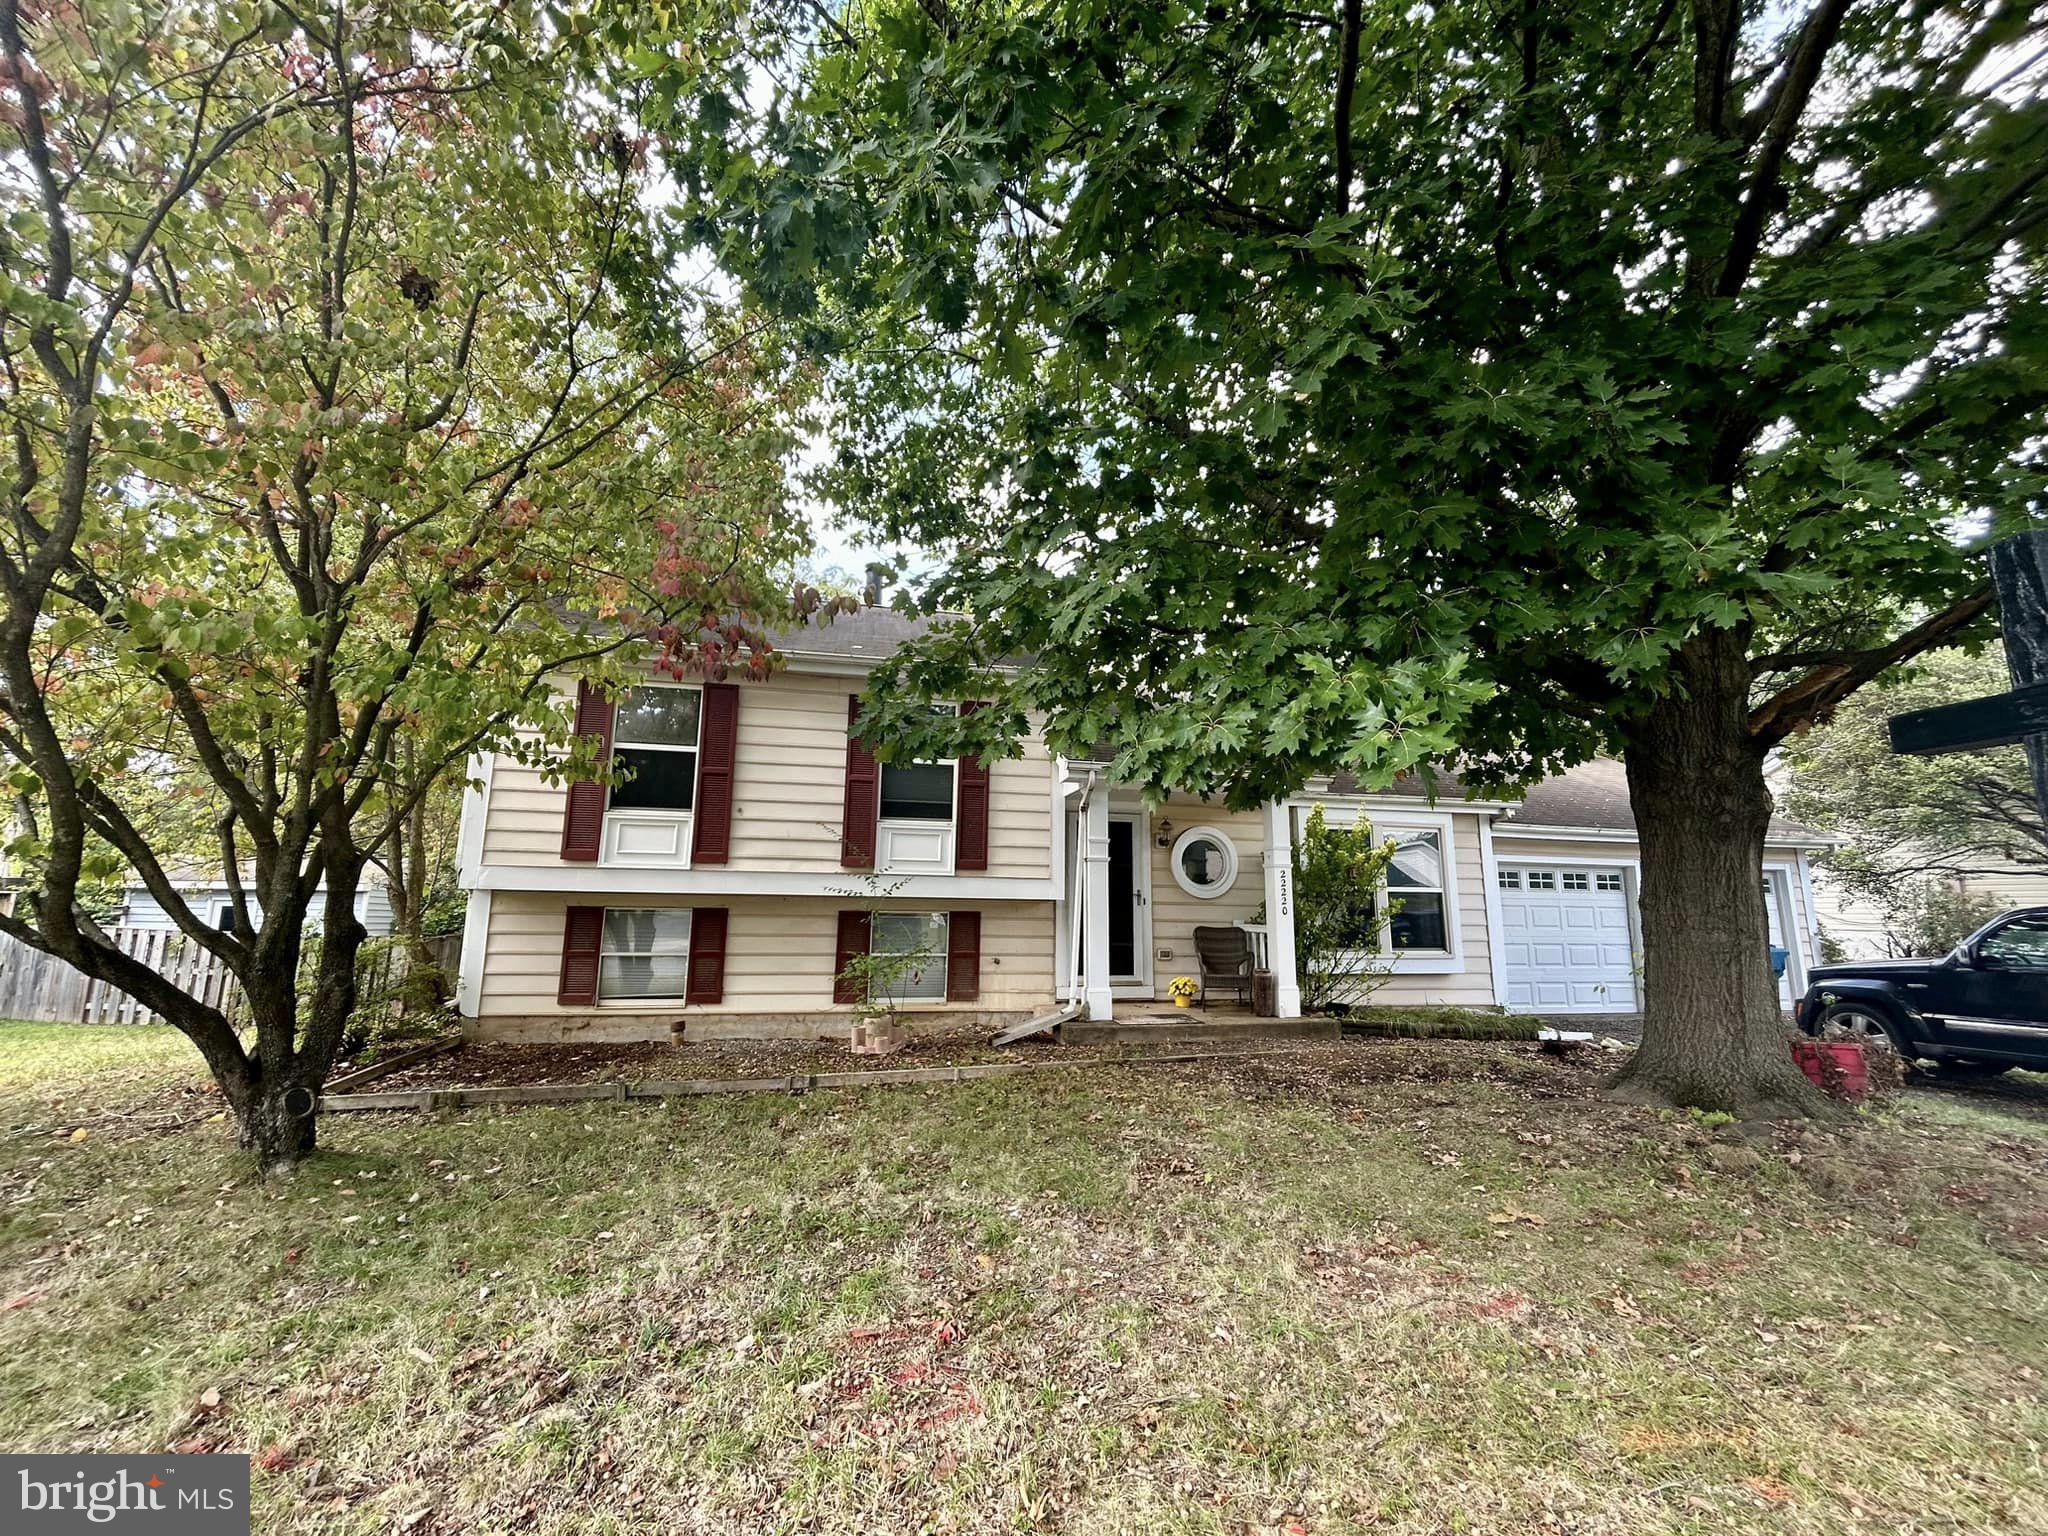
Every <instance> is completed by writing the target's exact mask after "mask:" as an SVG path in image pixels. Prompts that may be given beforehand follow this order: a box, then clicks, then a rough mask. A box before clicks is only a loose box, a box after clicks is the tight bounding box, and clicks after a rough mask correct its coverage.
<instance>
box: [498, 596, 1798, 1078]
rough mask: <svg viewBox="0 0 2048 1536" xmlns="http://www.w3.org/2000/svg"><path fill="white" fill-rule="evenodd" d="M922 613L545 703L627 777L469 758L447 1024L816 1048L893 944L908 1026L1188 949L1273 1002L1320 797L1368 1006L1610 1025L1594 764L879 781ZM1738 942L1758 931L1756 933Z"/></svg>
mask: <svg viewBox="0 0 2048 1536" xmlns="http://www.w3.org/2000/svg"><path fill="white" fill-rule="evenodd" d="M921 624H922V621H914V620H909V619H906V618H904V617H902V616H900V615H897V614H895V613H892V612H890V611H888V610H883V609H866V610H863V611H861V612H860V613H858V614H855V615H850V616H847V617H843V618H841V619H839V620H837V621H836V622H833V623H831V624H829V625H819V626H812V627H807V628H805V629H802V630H799V631H796V632H794V633H792V634H789V635H786V636H783V637H780V639H779V642H778V648H779V649H780V650H781V651H782V652H783V653H784V655H785V657H786V666H785V667H784V668H783V669H782V670H780V671H778V672H777V673H775V674H774V675H773V676H772V677H770V678H768V679H766V680H761V681H743V682H741V681H735V682H709V683H684V684H677V683H675V682H674V681H673V680H669V679H657V678H655V677H653V676H652V675H650V676H649V677H648V679H647V681H646V683H645V684H644V685H643V686H642V687H640V688H636V689H634V690H632V691H631V692H629V693H628V694H627V695H626V696H625V697H624V698H622V699H619V700H611V699H606V698H604V697H602V696H599V695H596V694H594V693H592V692H591V691H590V690H589V689H587V688H581V687H579V686H578V685H577V684H576V682H575V681H574V680H573V679H563V680H561V682H560V707H561V708H562V710H563V711H564V712H565V715H568V716H570V717H571V718H573V719H574V720H575V722H576V728H577V729H578V730H579V731H582V732H584V733H587V734H594V735H597V736H598V737H599V738H600V740H601V741H603V742H605V743H607V744H608V747H607V749H608V750H609V751H610V752H611V753H612V754H614V755H615V756H616V757H617V758H619V759H620V761H621V762H622V763H623V764H624V765H625V766H626V767H627V768H629V769H630V770H631V772H630V773H629V774H627V775H623V776H622V778H621V782H620V783H619V784H618V785H616V786H614V787H611V788H607V787H606V786H605V785H604V784H601V783H588V784H582V785H571V784H568V783H565V782H563V781H562V780H561V779H560V778H559V777H557V776H551V775H550V774H549V773H548V772H546V771H545V770H543V769H542V768H539V767H536V766H533V765H530V764H526V763H522V762H520V761H518V760H517V758H516V757H513V756H509V755H503V754H500V755H495V756H492V757H489V758H486V759H483V760H480V761H478V762H477V763H476V764H475V765H474V767H473V773H472V778H473V783H472V787H471V789H470V792H469V794H468V796H467V798H466V800H465V803H464V808H463V823H462V834H461V852H460V862H461V866H462V870H461V877H462V881H463V884H464V886H465V888H466V889H467V890H468V892H469V919H468V923H467V926H466V928H465V932H464V940H463V955H462V977H461V985H460V988H459V994H458V996H459V1002H460V1006H461V1008H462V1011H463V1013H464V1015H465V1018H466V1021H467V1027H468V1028H469V1029H470V1030H471V1031H472V1032H473V1033H476V1034H478V1035H483V1036H489V1037H495V1038H504V1039H521V1040H540V1039H579V1038H602V1039H665V1038H670V1037H674V1036H680V1037H682V1038H703V1037H718V1036H778V1035H780V1036H813V1035H821V1034H824V1035H829V1034H834V1033H839V1032H843V1031H844V1029H845V1028H846V1026H847V1024H848V1022H849V1020H850V1018H851V1016H852V1013H853V1011H854V1008H855V1006H856V997H857V994H856V993H853V992H851V991H850V990H849V987H848V984H847V980H846V978H845V977H844V975H843V972H844V969H845V966H846V964H847V962H848V961H849V960H850V959H851V958H852V956H853V955H855V954H857V953H859V952H860V951H861V950H862V949H863V948H869V949H874V950H877V951H880V950H885V949H889V948H891V947H895V946H906V945H907V946H910V947H912V948H914V949H915V950H916V951H917V953H918V955H919V957H920V960H919V963H917V964H915V965H914V966H913V967H912V969H911V973H910V976H909V978H908V979H907V980H906V981H904V982H903V983H902V986H903V987H904V989H905V990H904V995H903V997H902V999H901V1008H902V1010H903V1012H904V1013H905V1014H906V1015H907V1016H909V1017H910V1019H911V1020H912V1022H913V1026H914V1027H915V1026H918V1025H922V1026H925V1027H947V1028H950V1027H961V1026H975V1027H980V1026H994V1025H997V1024H1001V1023H1009V1022H1015V1021H1019V1020H1024V1019H1029V1018H1035V1017H1043V1016H1047V1015H1049V1014H1053V1013H1058V1012H1060V1011H1061V1010H1065V1013H1066V1016H1075V1015H1079V1014H1081V1013H1086V1014H1087V1015H1089V1016H1090V1017H1094V1018H1107V1017H1110V1016H1112V1014H1114V1013H1116V1012H1119V1011H1123V1010H1130V1009H1139V1010H1147V1009H1156V1008H1157V1006H1158V1003H1159V1001H1160V1000H1162V999H1164V997H1165V996H1166V989H1167V985H1168V983H1169V982H1170V981H1172V980H1173V978H1175V977H1176V976H1184V975H1186V976H1193V975H1197V974H1198V973H1199V966H1198V964H1197V960H1196V953H1195V931H1196V929H1197V928H1202V927H1218V928H1225V929H1237V930H1241V931H1242V932H1243V934H1244V936H1245V938H1244V942H1245V944H1246V947H1247V949H1248V950H1249V951H1250V952H1252V953H1253V954H1255V955H1256V956H1257V957H1258V959H1259V961H1260V962H1261V963H1262V964H1263V965H1264V966H1265V967H1266V968H1268V969H1270V971H1271V972H1272V974H1273V978H1274V982H1275V988H1274V990H1275V995H1276V999H1277V1004H1278V1012H1279V1013H1280V1014H1281V1015H1282V1016H1283V1017H1285V1016H1292V1015H1294V1014H1296V1013H1298V1012H1299V1010H1300V993H1299V988H1298V985H1297V980H1296V976H1295V965H1294V956H1293V913H1292V889H1291V881H1292V864H1291V861H1292V846H1293V844H1294V842H1295V840H1296V839H1297V838H1298V837H1299V836H1300V835H1301V828H1302V826H1303V824H1304V822H1305V820H1306V818H1307V816H1308V814H1309V812H1310V810H1311V809H1312V808H1313V807H1314V806H1315V805H1317V804H1321V805H1322V806H1323V807H1324V808H1325V812H1326V814H1327V815H1328V816H1329V817H1330V819H1331V820H1332V821H1336V822H1349V821H1352V820H1355V819H1357V818H1359V817H1364V818H1365V819H1367V820H1369V821H1370V822H1371V823H1372V824H1373V826H1374V828H1375V829H1376V830H1377V831H1378V832H1380V833H1382V834H1383V835H1386V836H1389V837H1392V838H1394V839H1396V841H1397V842H1398V843H1399V844H1400V845H1401V848H1402V852H1401V854H1400V856H1399V857H1398V858H1397V861H1396V874H1395V876H1394V878H1395V879H1396V880H1398V881H1399V882H1400V884H1401V889H1400V890H1399V891H1398V892H1393V893H1392V894H1395V895H1397V896H1398V897H1399V898H1400V900H1399V903H1398V906H1399V909H1400V911H1399V915H1398V916H1397V917H1396V919H1395V926H1394V930H1393V933H1392V938H1393V943H1394V952H1393V954H1392V956H1391V961H1390V963H1391V966H1392V975H1391V977H1390V979H1389V980H1388V982H1387V983H1386V985H1385V986H1384V987H1383V988H1382V989H1381V990H1380V991H1379V992H1377V993H1376V994H1375V996H1374V999H1373V1001H1374V1002H1375V1003H1377V1004H1392V1005H1418V1004H1456V1005H1460V1006H1465V1007H1473V1008H1509V1009H1516V1010H1519V1011H1525V1012H1538V1013H1563V1014H1571V1013H1602V1012H1606V1013H1613V1012H1632V1011H1634V1010H1635V1009H1636V1008H1637V1007H1639V1006H1640V999H1639V998H1638V997H1637V996H1636V981H1635V972H1636V968H1637V967H1636V959H1635V957H1636V955H1637V953H1638V952H1639V948H1640V946H1639V944H1638V943H1637V941H1636V937H1635V935H1636V932H1637V925H1636V918H1635V913H1634V901H1635V892H1636V886H1637V875H1636V863H1637V859H1636V845H1635V840H1634V825H1633V821H1632V820H1631V819H1630V818H1629V815H1628V808H1627V794H1626V788H1625V786H1623V785H1621V784H1620V779H1619V769H1618V767H1616V766H1615V765H1613V764H1598V763H1596V764H1589V765H1587V766H1586V767H1585V768H1583V769H1578V770H1574V771H1573V772H1572V773H1570V774H1566V775H1564V776H1562V777H1560V778H1558V779H1555V780H1551V781H1548V782H1547V783H1545V784H1543V785H1539V786H1537V788H1536V789H1535V790H1534V791H1532V792H1531V793H1530V795H1529V796H1528V798H1527V800H1526V801H1524V802H1517V801H1515V800H1513V799H1503V798H1491V799H1489V798H1486V797H1484V796H1477V795H1475V796H1467V795H1466V794H1465V793H1464V792H1463V791H1462V789H1460V788H1459V786H1457V785H1456V784H1455V782H1451V781H1447V780H1446V781H1442V782H1441V783H1440V784H1439V786H1438V793H1437V794H1436V795H1435V796H1434V797H1432V796H1431V795H1429V794H1427V793H1425V792H1424V790H1423V788H1422V786H1420V785H1416V784H1404V785H1401V786H1398V787H1397V788H1396V790H1395V791H1392V792H1386V793H1379V794H1366V793H1361V792H1359V790H1358V787H1357V786H1355V785H1350V784H1347V783H1345V782H1343V781H1341V780H1338V781H1332V782H1329V783H1322V784H1316V785H1312V786H1310V788H1309V790H1308V791H1306V792H1304V793H1303V794H1301V795H1298V796H1293V797H1290V798H1287V799H1284V800H1276V801H1273V802H1269V803H1268V804H1266V805H1263V806H1261V807H1259V808H1257V809H1256V810H1250V811H1241V810H1240V811H1233V810H1229V809H1227V808H1225V807H1224V806H1222V805H1220V804H1217V803H1214V802H1210V801H1205V800H1203V799H1200V798H1197V797H1194V796H1189V795H1171V796H1169V797H1168V798H1167V799H1166V800H1165V801H1164V802H1162V803H1159V804H1153V805H1148V804H1147V803H1146V801H1145V799H1144V797H1143V795H1142V794H1140V792H1139V791H1138V790H1137V789H1136V788H1135V787H1133V786H1129V785H1123V784H1119V783H1116V782H1114V781H1113V780H1112V779H1111V777H1110V775H1109V773H1108V768H1107V765H1106V764H1103V763H1091V762H1086V761H1068V760H1064V759H1060V758H1056V757H1053V756H1051V755H1049V754H1048V752H1047V751H1046V748H1045V744H1044V742H1043V740H1042V739H1041V738H1040V737H1039V736H1038V735H1037V734H1036V733H1035V732H1034V733H1033V734H1032V736H1031V737H1030V738H1029V739H1027V740H1026V741H1025V742H1024V743H1023V744H1022V746H1021V749H1020V750H1019V752H1018V753H1017V755H1016V756H1014V757H1012V758H1009V759H1006V760H1003V761H999V762H991V763H987V764H977V763H974V762H973V761H972V760H968V761H965V762H961V763H933V764H924V765H897V766H895V767H887V766H883V765H878V764H877V763H876V762H875V761H874V760H873V758H872V757H871V756H870V755H869V754H868V753H867V752H866V750H865V748H864V747H863V746H861V745H860V744H859V743H857V742H856V741H855V740H854V734H855V733H854V730H853V721H854V717H855V714H856V712H857V708H858V704H857V700H858V697H859V695H860V693H861V691H862V689H863V687H864V686H865V683H866V680H867V673H868V671H869V669H870V668H871V667H872V666H873V665H874V664H875V663H876V662H877V661H879V660H880V659H881V658H883V657H884V656H886V655H888V654H890V653H891V652H892V651H893V650H894V648H895V647H896V646H898V645H900V644H901V643H903V641H904V640H906V639H907V638H909V637H911V636H912V635H914V634H916V633H917V632H919V630H920V628H921ZM1773 836H1774V842H1773V844H1772V848H1771V853H1770V857H1769V858H1768V859H1767V861H1766V868H1765V870H1764V872H1763V874H1764V879H1765V881H1766V889H1767V891H1768V892H1770V893H1771V894H1772V900H1773V903H1774V905H1773V924H1774V936H1773V941H1774V942H1782V943H1783V944H1784V945H1785V947H1786V948H1788V949H1789V950H1790V951H1791V952H1792V953H1791V958H1790V960H1789V963H1788V967H1787V970H1788V976H1787V982H1786V986H1787V991H1788V995H1789V994H1790V993H1791V992H1792V991H1793V990H1794V989H1796V988H1797V987H1799V986H1801V985H1803V976H1804V971H1805V967H1806V966H1807V965H1808V964H1810V963H1811V962H1812V960H1813V959H1814V951H1813V947H1812V924H1813V916H1812V913H1813V901H1812V892H1811V883H1810V876H1809V872H1808V869H1807V866H1806V850H1807V849H1808V848H1809V847H1811V846H1815V845H1817V843H1818V842H1819V841H1821V840H1817V839H1815V838H1814V837H1813V836H1812V835H1811V834H1807V833H1804V832H1803V831H1802V830H1801V829H1798V828H1791V827H1785V828H1779V829H1775V830H1774V834H1773ZM1760 939H1761V936H1760Z"/></svg>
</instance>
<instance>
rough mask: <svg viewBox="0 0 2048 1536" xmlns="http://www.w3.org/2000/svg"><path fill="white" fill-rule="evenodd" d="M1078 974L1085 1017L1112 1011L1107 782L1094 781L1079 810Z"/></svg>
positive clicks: (1114, 1005) (1107, 1013) (1113, 1004)
mask: <svg viewBox="0 0 2048 1536" xmlns="http://www.w3.org/2000/svg"><path fill="white" fill-rule="evenodd" d="M1075 916H1076V917H1077V919H1079V920H1080V922H1081V976H1082V982H1083V985H1084V986H1085V987H1086V989H1087V990H1086V991H1085V992H1084V993H1083V997H1084V999H1085V1000H1086V1002H1087V1004H1088V1017H1089V1018H1091V1019H1107V1018H1110V1017H1112V1016H1113V1015H1114V1013H1115V1009H1116V1001H1115V999H1114V998H1112V997H1111V996H1110V993H1109V786H1108V785H1107V784H1101V783H1098V784H1096V785H1094V786H1093V787H1092V788H1091V789H1090V791H1089V795H1088V806H1087V809H1086V810H1084V811H1083V812H1082V813H1081V904H1080V911H1079V912H1077V913H1076V914H1075Z"/></svg>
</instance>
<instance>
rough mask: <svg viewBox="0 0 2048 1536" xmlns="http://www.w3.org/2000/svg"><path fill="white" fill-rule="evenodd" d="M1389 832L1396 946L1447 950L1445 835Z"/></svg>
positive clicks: (1389, 888)
mask: <svg viewBox="0 0 2048 1536" xmlns="http://www.w3.org/2000/svg"><path fill="white" fill-rule="evenodd" d="M1390 832H1391V835H1392V837H1393V839H1394V862H1393V863H1392V864H1391V865H1389V866H1388V868H1387V895H1388V896H1389V897H1391V898H1392V899H1393V902H1394V921H1393V924H1392V928H1393V939H1394V948H1395V949H1396V950H1423V951H1431V950H1434V951H1448V950H1449V949H1450V947H1451V942H1450V932H1449V930H1448V929H1447V928H1446V927H1445V919H1444V899H1445V896H1446V894H1447V893H1446V891H1445V888H1444V850H1443V839H1442V837H1441V836H1440V835H1439V834H1438V833H1436V832H1423V831H1415V832H1409V831H1403V830H1401V829H1399V828H1392V829H1390Z"/></svg>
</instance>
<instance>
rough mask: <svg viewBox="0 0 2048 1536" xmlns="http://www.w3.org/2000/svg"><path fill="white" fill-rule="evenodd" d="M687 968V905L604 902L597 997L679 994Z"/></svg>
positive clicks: (660, 998)
mask: <svg viewBox="0 0 2048 1536" xmlns="http://www.w3.org/2000/svg"><path fill="white" fill-rule="evenodd" d="M689 970H690V909H689V908H688V907H606V908H605V911H604V931H603V934H602V936H601V937H600V938H599V940H598V951H597V996H598V1001H600V1002H626V1001H630V1002H650V1001H652V1002H661V1001H666V1000H668V999H671V998H673V999H680V998H681V997H682V996H683V995H684V993H685V991H686V990H687V984H688V981H689Z"/></svg>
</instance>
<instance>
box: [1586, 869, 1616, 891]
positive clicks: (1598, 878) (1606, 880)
mask: <svg viewBox="0 0 2048 1536" xmlns="http://www.w3.org/2000/svg"><path fill="white" fill-rule="evenodd" d="M1593 883H1594V884H1595V885H1596V886H1598V887H1599V888H1600V889H1601V890H1603V891H1618V890H1620V889H1621V874H1620V872H1619V871H1618V870H1609V871H1608V872H1607V873H1605V874H1601V875H1595V876H1594V877H1593Z"/></svg>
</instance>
